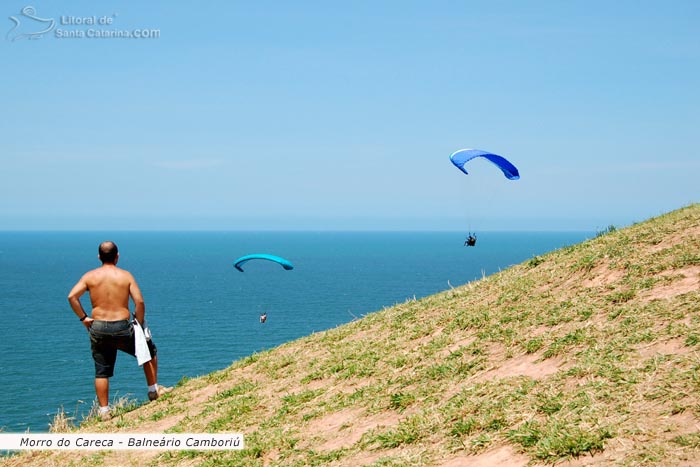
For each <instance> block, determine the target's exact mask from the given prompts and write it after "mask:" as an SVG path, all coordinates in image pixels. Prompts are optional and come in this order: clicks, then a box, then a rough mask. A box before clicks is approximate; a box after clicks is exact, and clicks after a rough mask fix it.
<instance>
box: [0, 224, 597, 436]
mask: <svg viewBox="0 0 700 467" xmlns="http://www.w3.org/2000/svg"><path fill="white" fill-rule="evenodd" d="M593 235H594V233H592V232H507V233H506V232H482V233H479V235H478V242H477V245H476V246H475V247H465V246H464V245H463V244H464V234H463V233H461V232H111V233H103V232H0V310H1V312H2V317H3V319H4V322H5V331H4V333H3V336H2V338H1V339H0V431H5V432H24V431H26V430H31V431H32V432H45V431H48V424H49V423H50V422H51V421H52V420H53V418H54V416H55V414H56V413H57V412H58V411H59V410H61V409H62V410H64V411H65V413H66V414H67V415H69V416H72V417H75V418H76V421H77V422H79V421H80V420H81V419H82V417H83V416H84V415H85V414H86V413H87V412H88V411H89V409H90V407H91V406H92V401H93V400H94V399H95V393H94V386H93V381H94V380H93V378H94V367H93V362H92V357H91V354H90V346H89V340H88V335H87V332H86V331H85V329H84V327H83V326H82V325H81V323H80V321H78V319H77V318H76V316H75V315H74V314H73V312H72V311H71V309H70V307H69V305H68V302H67V299H66V297H67V295H68V292H69V290H70V289H71V287H72V286H73V285H74V284H75V282H77V280H78V279H79V278H80V276H81V275H82V274H83V273H84V272H86V271H87V270H89V269H92V268H95V267H98V266H99V265H100V263H99V261H98V259H97V246H98V244H99V243H100V242H101V241H103V240H113V241H114V242H116V243H117V245H118V247H119V251H120V261H119V266H120V267H122V268H124V269H127V270H129V271H131V272H132V273H133V275H134V276H135V278H136V280H137V282H138V283H139V286H140V288H141V291H142V292H143V295H144V298H145V300H146V319H147V321H148V324H149V326H150V328H151V331H152V333H153V339H154V342H155V343H156V345H157V347H158V356H159V383H160V384H164V385H167V386H172V385H175V384H176V383H177V382H178V381H180V380H181V379H182V378H183V377H189V378H192V377H196V376H199V375H204V374H207V373H210V372H212V371H215V370H219V369H222V368H225V367H227V366H228V365H230V364H231V363H232V362H234V361H236V360H239V359H241V358H242V357H245V356H248V355H251V354H253V353H255V352H259V351H262V350H265V349H270V348H273V347H275V346H277V345H279V344H282V343H284V342H288V341H291V340H294V339H297V338H299V337H302V336H306V335H309V334H312V333H314V332H318V331H323V330H326V329H329V328H333V327H336V326H339V325H342V324H344V323H347V322H349V321H352V320H353V319H357V318H361V317H362V316H363V315H366V314H368V313H372V312H376V311H380V310H382V309H383V308H385V307H390V306H392V305H394V304H397V303H402V302H404V301H406V300H407V299H412V298H414V297H415V298H421V297H424V296H427V295H431V294H434V293H437V292H440V291H443V290H446V289H449V288H450V287H456V286H459V285H462V284H465V283H468V282H470V281H473V280H477V279H480V278H481V277H483V276H484V275H489V274H492V273H494V272H497V271H499V270H502V269H505V268H507V267H509V266H511V265H513V264H517V263H520V262H522V261H525V260H527V259H529V258H532V257H533V256H535V255H540V254H543V253H546V252H548V251H552V250H555V249H558V248H560V247H564V246H567V245H572V244H575V243H579V242H581V241H583V240H585V239H587V238H591V237H592V236H593ZM250 253H269V254H273V255H278V256H282V257H284V258H286V259H288V260H289V261H291V262H292V263H293V264H294V269H293V270H290V271H287V270H284V269H283V268H282V267H280V266H279V265H277V264H276V263H273V262H270V261H251V262H249V263H247V264H246V266H245V267H244V269H245V271H244V272H239V271H237V270H236V269H235V268H234V267H233V262H234V260H235V259H236V258H238V257H240V256H243V255H246V254H250ZM83 305H84V307H85V308H86V310H89V308H90V306H89V299H88V296H87V294H86V295H85V296H84V297H83ZM263 312H264V313H267V317H268V318H267V322H265V323H264V324H262V323H260V320H259V316H260V314H262V313H263ZM122 397H127V398H129V399H135V400H137V401H145V400H146V383H145V379H144V376H143V372H142V369H141V368H139V367H138V366H137V364H136V360H135V359H134V358H132V357H130V356H128V355H126V354H119V356H118V358H117V366H116V370H115V376H114V377H113V378H112V379H111V382H110V399H112V400H113V399H114V398H122Z"/></svg>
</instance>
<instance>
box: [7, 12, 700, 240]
mask: <svg viewBox="0 0 700 467" xmlns="http://www.w3.org/2000/svg"><path fill="white" fill-rule="evenodd" d="M27 6H32V7H34V10H33V11H34V15H33V16H34V17H35V18H39V19H45V20H50V19H53V20H54V21H55V24H54V27H53V29H52V30H51V31H50V32H49V33H46V34H44V35H43V36H41V37H36V38H30V36H31V34H32V33H36V32H37V31H41V30H42V29H45V28H44V26H45V25H47V24H49V23H48V22H40V21H39V20H36V19H32V18H29V17H27V16H26V15H23V14H22V10H23V9H24V8H25V7H27ZM11 16H12V17H14V18H15V19H17V20H19V23H20V24H19V25H17V24H16V23H17V22H16V21H14V20H12V19H11V18H10V17H11ZM92 16H95V17H96V18H97V19H98V20H99V19H101V18H111V20H109V21H111V24H97V25H75V24H62V23H63V22H65V21H64V20H62V18H67V21H68V22H70V21H72V20H71V18H89V17H92ZM0 20H1V22H0V24H2V25H3V26H2V29H1V31H0V32H1V33H2V37H1V38H0V54H1V55H2V63H3V65H2V73H0V89H1V91H0V93H1V95H2V102H3V106H4V111H3V112H2V113H3V116H2V118H0V162H1V168H0V230H6V229H12V230H15V229H98V230H103V229H106V230H110V229H128V230H134V229H135V230H138V229H235V230H237V229H279V230H288V229H308V230H317V229H363V230H364V229H367V230H413V229H420V230H467V229H475V230H490V229H501V230H533V229H535V230H590V231H593V230H597V229H602V228H605V227H607V226H608V225H610V224H613V225H616V226H623V225H627V224H630V223H633V222H637V221H642V220H644V219H646V218H649V217H652V216H655V215H658V214H661V213H663V212H666V211H669V210H673V209H676V208H679V207H682V206H685V205H687V204H689V203H692V202H698V201H700V196H699V195H700V188H699V187H700V183H698V181H697V175H696V174H697V172H698V170H700V154H699V152H700V150H699V149H698V148H699V145H698V135H699V134H700V27H698V25H699V24H700V2H697V1H672V2H658V1H653V2H652V1H620V2H609V1H571V2H568V1H567V2H562V1H461V2H460V1H421V2H417V1H351V2H325V1H318V2H307V1H298V2H286V1H263V2H253V1H249V2H240V1H215V2H211V1H209V2H199V3H191V2H176V1H148V2H141V1H120V2H116V1H99V2H95V1H68V2H55V1H46V0H42V1H14V0H11V1H3V2H2V5H1V6H0ZM15 26H16V27H15ZM89 30H92V33H90V32H89ZM133 30H155V31H156V32H155V33H154V34H156V35H157V36H158V37H155V38H150V39H145V38H139V39H137V38H132V39H125V38H115V37H111V38H96V37H87V35H88V34H93V35H94V32H95V31H97V32H100V33H104V32H110V31H133ZM80 32H82V33H84V34H85V35H86V37H72V38H67V37H65V35H66V34H78V33H80ZM59 34H60V35H61V36H60V37H59ZM465 147H471V148H480V149H486V150H490V151H493V152H495V153H498V154H501V155H503V156H505V157H507V158H508V159H509V160H511V161H512V162H513V163H514V164H515V165H516V166H518V168H519V169H520V172H521V179H520V180H518V181H508V180H506V179H505V178H504V177H503V176H502V174H501V173H500V172H499V171H498V170H497V169H495V167H493V166H490V165H488V164H486V163H483V164H480V163H479V162H480V161H475V163H474V164H473V166H472V167H471V170H470V174H469V175H464V174H462V173H461V172H459V171H458V170H457V169H456V168H455V167H453V166H452V165H451V164H450V161H449V155H450V154H451V153H452V152H453V151H455V150H457V149H460V148H465Z"/></svg>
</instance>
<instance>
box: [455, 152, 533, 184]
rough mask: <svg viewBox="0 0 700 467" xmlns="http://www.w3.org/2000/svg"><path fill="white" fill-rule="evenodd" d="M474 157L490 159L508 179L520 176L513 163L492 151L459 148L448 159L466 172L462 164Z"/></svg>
mask: <svg viewBox="0 0 700 467" xmlns="http://www.w3.org/2000/svg"><path fill="white" fill-rule="evenodd" d="M475 157H483V158H485V159H487V160H489V161H491V162H492V163H493V164H495V165H496V166H497V167H498V168H499V169H501V171H502V172H503V175H505V176H506V178H507V179H508V180H517V179H519V178H520V173H519V172H518V169H517V168H516V167H515V166H514V165H513V164H511V163H510V162H509V161H508V160H507V159H506V158H505V157H502V156H499V155H498V154H494V153H492V152H488V151H482V150H480V149H460V150H459V151H455V152H453V153H452V155H451V156H450V160H451V161H452V163H453V164H454V165H455V167H457V168H458V169H459V170H461V171H462V172H464V173H465V174H466V173H468V172H467V169H465V168H464V165H465V164H466V163H467V162H469V161H470V160H472V159H474V158H475Z"/></svg>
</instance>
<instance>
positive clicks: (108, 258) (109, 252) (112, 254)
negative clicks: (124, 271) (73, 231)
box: [97, 241, 119, 264]
mask: <svg viewBox="0 0 700 467" xmlns="http://www.w3.org/2000/svg"><path fill="white" fill-rule="evenodd" d="M97 251H98V253H99V256H100V261H102V263H104V264H115V263H116V262H117V256H118V255H119V250H118V249H117V244H116V243H114V242H110V241H106V242H102V243H100V247H99V249H98V250H97Z"/></svg>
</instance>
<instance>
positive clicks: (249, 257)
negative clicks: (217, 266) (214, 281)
mask: <svg viewBox="0 0 700 467" xmlns="http://www.w3.org/2000/svg"><path fill="white" fill-rule="evenodd" d="M255 259H264V260H267V261H273V262H275V263H277V264H279V265H280V266H282V267H283V268H284V269H285V270H287V271H289V270H291V269H294V265H293V264H292V263H290V262H289V261H288V260H286V259H284V258H281V257H279V256H275V255H268V254H266V253H254V254H252V255H245V256H241V257H240V258H238V259H237V260H236V262H235V263H233V266H234V267H235V268H236V269H238V270H239V271H241V272H243V267H242V266H243V265H244V264H245V263H247V262H248V261H251V260H255Z"/></svg>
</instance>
